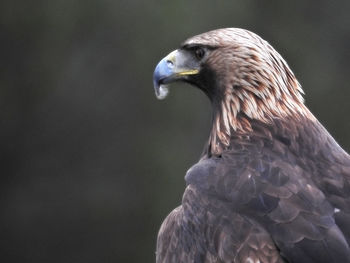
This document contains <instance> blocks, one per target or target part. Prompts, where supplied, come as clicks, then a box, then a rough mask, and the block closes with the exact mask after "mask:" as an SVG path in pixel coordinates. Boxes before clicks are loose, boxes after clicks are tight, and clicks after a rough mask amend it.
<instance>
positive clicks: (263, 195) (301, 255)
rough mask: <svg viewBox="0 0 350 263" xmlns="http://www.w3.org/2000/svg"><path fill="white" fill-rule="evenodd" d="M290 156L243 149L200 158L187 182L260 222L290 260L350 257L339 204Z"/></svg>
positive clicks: (342, 260) (331, 259)
mask: <svg viewBox="0 0 350 263" xmlns="http://www.w3.org/2000/svg"><path fill="white" fill-rule="evenodd" d="M284 158H285V157H281V156H278V155H274V153H273V152H271V151H267V152H264V151H259V152H257V151H255V150H254V149H241V148H240V149H237V151H233V150H232V151H231V152H229V153H226V154H223V155H222V156H221V157H220V158H211V159H205V160H202V161H200V162H199V163H198V164H197V165H195V166H194V167H193V168H191V169H190V170H189V172H188V173H187V175H186V182H187V183H188V184H189V185H191V186H192V187H196V188H198V189H200V191H202V192H204V193H207V194H208V195H211V196H215V197H216V198H218V199H221V200H223V202H227V203H229V206H230V209H231V211H235V212H236V213H238V214H239V215H240V216H242V217H245V218H248V219H249V220H253V221H254V222H256V223H258V224H259V225H260V226H261V228H262V229H263V230H264V231H265V233H268V235H269V236H270V237H271V238H272V240H273V243H274V244H276V246H277V248H278V250H279V251H280V254H281V255H282V256H283V257H284V258H286V260H287V261H288V262H299V263H300V262H308V263H310V262H318V263H320V262H325V263H326V262H327V263H329V262H350V251H349V246H348V244H347V241H346V239H345V238H344V235H343V233H342V231H341V230H340V228H339V227H338V225H337V224H336V223H335V220H334V207H333V206H332V205H331V204H330V203H329V202H328V201H327V199H326V197H325V195H324V194H323V192H322V191H321V190H319V189H318V187H317V186H316V185H315V184H314V183H313V181H312V180H311V179H310V178H311V176H310V175H309V174H307V172H306V171H305V170H303V169H302V168H301V167H300V166H298V164H297V163H296V162H293V160H292V159H290V158H285V159H284ZM233 233H234V232H233Z"/></svg>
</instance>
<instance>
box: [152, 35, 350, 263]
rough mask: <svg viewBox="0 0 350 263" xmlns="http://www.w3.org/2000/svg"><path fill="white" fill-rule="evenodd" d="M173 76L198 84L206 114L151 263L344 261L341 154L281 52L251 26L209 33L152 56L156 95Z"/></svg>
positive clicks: (348, 163)
mask: <svg viewBox="0 0 350 263" xmlns="http://www.w3.org/2000/svg"><path fill="white" fill-rule="evenodd" d="M173 82H184V83H188V84H190V86H194V87H196V88H199V89H200V90H202V91H203V92H204V94H205V95H206V96H207V97H208V98H209V100H210V103H211V107H212V119H211V126H210V127H211V128H210V131H209V139H208V141H207V142H206V144H205V147H204V150H203V153H202V155H201V156H200V158H199V160H198V162H197V163H195V164H194V165H193V166H192V167H190V169H189V170H188V171H187V172H186V174H185V182H186V187H185V190H184V194H183V197H182V202H181V205H180V206H178V207H176V208H175V209H174V210H173V211H171V212H170V214H169V215H168V216H167V217H166V218H165V220H164V221H163V223H162V225H161V227H160V230H159V233H158V237H157V244H156V262H157V263H164V262H165V263H168V262H170V263H172V262H193V263H200V262H203V263H211V262H216V263H219V262H222V263H226V262H244V263H266V262H269V263H276V262H278V263H281V262H289V263H294V262H298V263H304V262H307V263H313V262H317V263H323V262H324V263H326V262H327V263H332V262H350V249H349V244H350V156H349V155H348V154H347V153H346V151H345V150H343V149H342V148H341V146H339V145H338V143H337V142H336V141H335V139H334V138H333V137H332V136H331V135H330V134H329V132H328V131H327V130H326V129H325V128H324V126H322V124H321V123H320V122H319V121H318V120H317V118H316V117H315V116H314V115H313V114H312V113H311V112H310V110H309V109H308V108H307V106H306V105H305V103H304V92H303V89H302V87H301V85H300V83H299V82H298V80H297V78H296V76H295V75H294V73H293V72H292V70H291V69H290V67H289V65H288V64H287V62H286V61H285V60H284V59H283V58H282V56H281V55H280V54H279V53H278V52H277V51H276V50H275V49H274V48H273V47H272V46H271V45H270V44H269V43H268V42H267V41H266V40H264V39H262V38H261V37H260V36H258V35H257V34H255V33H253V32H251V31H248V30H245V29H240V28H222V29H216V30H212V31H209V32H206V33H202V34H199V35H196V36H194V37H191V38H189V39H187V40H186V41H185V42H183V43H182V44H181V46H180V47H179V48H178V49H176V50H175V51H172V52H171V53H169V54H168V55H167V56H165V57H164V58H163V59H161V60H160V62H159V63H158V64H157V66H156V67H155V70H154V73H153V84H154V89H155V94H156V96H157V98H158V99H164V98H165V97H166V96H167V95H168V91H169V87H170V84H171V83H173Z"/></svg>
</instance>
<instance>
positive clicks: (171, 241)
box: [156, 186, 284, 263]
mask: <svg viewBox="0 0 350 263" xmlns="http://www.w3.org/2000/svg"><path fill="white" fill-rule="evenodd" d="M156 258H157V262H158V263H161V262H162V263H163V262H167V263H168V262H170V263H171V262H174V263H175V262H176V263H177V262H198V263H199V262H206V263H212V262H213V263H214V262H217V263H219V262H246V263H257V262H260V263H275V262H278V263H282V262H284V261H283V260H282V258H281V256H280V254H279V252H278V250H277V248H276V246H275V244H274V243H273V241H272V239H271V238H270V235H269V234H268V233H267V232H266V231H265V230H264V229H263V228H262V227H261V226H260V225H259V224H258V223H256V222H255V221H254V220H251V219H249V218H247V217H244V216H241V215H239V214H237V213H234V212H232V209H231V208H230V206H229V204H228V203H226V202H223V201H222V200H219V199H217V198H216V197H215V196H211V195H207V194H205V193H203V192H202V191H200V190H199V189H197V188H196V187H192V186H188V187H187V188H186V190H185V193H184V197H183V202H182V206H179V207H177V208H176V209H175V210H173V211H172V212H171V213H170V214H169V215H168V217H167V218H166V219H165V221H164V222H163V224H162V226H161V228H160V231H159V234H158V240H157V256H156Z"/></svg>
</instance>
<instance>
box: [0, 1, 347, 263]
mask: <svg viewBox="0 0 350 263" xmlns="http://www.w3.org/2000/svg"><path fill="white" fill-rule="evenodd" d="M349 12H350V2H349V1H348V0H339V1H336V2H335V1H333V2H332V1H325V0H321V1H302V0H297V1H277V0H274V1H253V0H240V1H238V0H236V1H223V0H220V1H210V0H201V1H199V0H193V1H184V0H181V1H155V0H150V1H125V0H119V1H112V0H99V1H97V0H88V1H63V0H62V1H59V0H53V1H2V2H1V3H0V40H1V41H0V47H1V49H0V50H1V52H0V61H1V62H0V63H1V70H0V104H1V111H0V122H1V130H0V133H1V137H0V138H1V146H2V147H1V149H2V151H1V161H2V162H1V163H2V165H3V172H2V176H1V192H0V195H1V199H0V207H1V215H2V216H1V221H2V222H1V223H2V224H1V234H0V240H1V246H0V247H1V250H0V258H1V259H0V261H1V262H53V263H55V262H65V263H69V262H74V263H77V262H84V263H86V262H153V261H154V258H155V257H154V252H155V242H156V236H157V231H158V229H159V226H160V224H161V222H162V220H163V219H164V217H165V216H166V215H167V213H168V212H169V211H170V210H172V209H173V208H174V207H175V206H177V205H179V204H180V202H181V196H182V192H183V190H184V186H185V185H184V179H183V177H184V175H185V172H186V170H187V169H188V168H189V167H190V166H191V165H192V164H193V163H195V162H196V161H197V160H198V157H199V155H200V153H201V151H202V148H203V145H204V142H205V140H206V139H207V136H208V133H209V126H210V117H211V109H210V105H209V102H208V101H207V99H206V98H205V96H204V95H203V94H201V92H200V91H199V90H196V89H194V88H192V87H189V86H187V85H180V84H176V85H173V87H172V89H171V94H170V97H169V98H168V99H167V100H165V101H157V100H156V99H155V96H154V93H153V87H152V74H153V69H154V67H155V65H156V63H157V62H158V61H159V60H160V59H161V58H162V57H163V56H164V55H166V54H167V53H168V52H169V51H171V50H173V49H175V48H176V47H177V46H178V45H179V44H180V43H181V42H182V41H183V40H185V39H186V38H187V37H190V36H192V35H195V34H198V33H202V32H205V31H208V30H210V29H215V28H220V27H243V28H247V29H250V30H252V31H254V32H256V33H258V34H259V35H261V36H262V37H263V38H265V39H266V40H268V41H269V42H270V43H271V44H272V45H273V46H274V47H275V48H276V49H277V50H278V51H279V52H280V53H281V54H282V55H283V56H284V57H285V59H286V60H287V61H288V63H289V64H290V65H291V67H292V68H293V70H294V72H295V73H296V75H297V77H298V79H299V80H300V82H301V83H302V85H303V87H304V90H305V92H306V101H307V105H308V106H309V107H310V108H311V109H312V111H313V112H314V113H315V115H316V116H317V117H318V118H319V119H320V120H321V122H322V123H323V124H324V125H325V126H326V127H327V129H329V130H330V131H331V133H332V134H333V135H334V136H335V138H336V139H337V140H338V141H339V142H340V144H341V145H343V147H345V149H347V150H349V149H350V136H349V132H350V121H349V120H350V116H349V115H348V112H349V111H350V105H349V98H350V89H349V84H348V81H347V78H348V77H349V75H350V71H349V68H350V67H349V61H350V53H349V45H350V19H349V15H348V14H349Z"/></svg>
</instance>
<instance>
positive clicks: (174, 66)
mask: <svg viewBox="0 0 350 263" xmlns="http://www.w3.org/2000/svg"><path fill="white" fill-rule="evenodd" d="M190 62H191V60H189V55H188V54H184V51H180V50H175V51H173V52H171V53H170V54H169V55H167V56H166V57H165V58H163V59H162V60H161V61H160V62H159V63H158V65H157V66H156V68H155V70H154V73H153V85H154V90H155V93H156V96H157V98H158V99H164V98H165V97H166V96H167V95H168V92H169V89H168V85H167V84H169V83H171V82H174V81H177V80H183V79H186V77H187V76H189V75H195V74H198V72H199V68H198V66H196V65H191V64H193V63H190Z"/></svg>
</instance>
